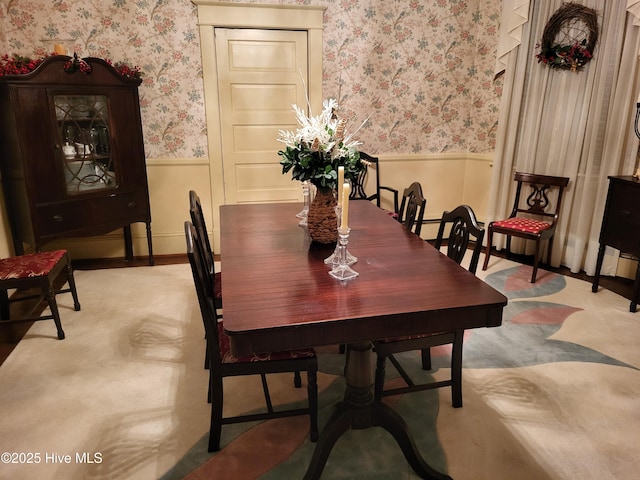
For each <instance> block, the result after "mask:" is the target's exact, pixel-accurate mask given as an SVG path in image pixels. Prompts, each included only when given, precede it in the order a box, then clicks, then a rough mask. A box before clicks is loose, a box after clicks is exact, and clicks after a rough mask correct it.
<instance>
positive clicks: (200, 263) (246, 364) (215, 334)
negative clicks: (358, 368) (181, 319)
mask: <svg viewBox="0 0 640 480" xmlns="http://www.w3.org/2000/svg"><path fill="white" fill-rule="evenodd" d="M185 237H186V243H187V256H188V257H189V263H190V265H191V271H192V274H193V280H194V284H195V287H196V293H197V297H198V304H199V306H200V313H201V316H202V321H203V323H204V328H205V332H206V337H207V350H208V352H209V354H208V358H209V388H208V391H209V393H210V398H211V419H210V427H209V445H208V451H209V452H214V451H217V450H219V449H220V435H221V433H222V425H227V424H232V423H241V422H250V421H259V420H269V419H273V418H282V417H290V416H294V415H309V421H310V433H309V436H310V438H311V441H313V442H315V441H316V440H317V439H318V386H317V371H318V360H317V357H316V354H315V351H314V350H313V349H301V350H292V351H281V352H264V353H257V354H253V355H248V356H242V357H235V356H233V355H232V354H231V350H230V342H229V337H228V336H227V335H226V334H225V332H224V325H223V322H224V320H219V319H218V314H217V311H216V309H215V308H214V305H213V302H212V300H211V297H210V296H209V295H208V294H207V286H206V284H207V281H208V280H207V277H208V272H207V270H206V268H207V267H206V261H205V260H204V259H203V258H202V256H201V253H200V252H201V247H200V246H199V245H198V242H199V237H198V233H197V231H196V229H195V228H194V226H193V224H192V223H191V222H189V221H187V222H185ZM302 370H306V372H307V396H308V405H307V406H306V407H304V408H288V409H283V410H275V409H274V408H273V405H272V402H271V396H270V394H269V387H268V384H267V378H266V375H267V374H271V373H282V372H293V373H294V374H295V378H296V381H295V386H296V387H300V386H301V381H300V377H299V374H300V371H302ZM239 375H260V377H261V380H262V389H263V392H264V399H265V403H266V412H260V413H252V414H244V415H237V416H234V417H223V415H222V408H223V402H224V390H223V378H224V377H232V376H239Z"/></svg>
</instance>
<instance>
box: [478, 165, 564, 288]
mask: <svg viewBox="0 0 640 480" xmlns="http://www.w3.org/2000/svg"><path fill="white" fill-rule="evenodd" d="M514 180H515V181H516V182H517V186H516V196H515V200H514V203H513V209H512V210H511V214H510V215H509V218H507V219H505V220H496V221H493V222H490V223H489V227H488V228H487V231H488V235H487V250H486V253H485V257H484V264H483V266H482V270H486V269H487V266H488V265H489V257H490V256H491V247H492V242H493V234H494V233H501V234H503V235H506V236H507V242H506V248H507V255H509V254H510V252H511V237H520V238H524V239H527V240H534V241H535V242H536V247H535V252H534V257H533V271H532V272H531V283H535V282H536V275H537V273H538V264H539V263H540V259H541V257H542V250H543V246H544V242H548V248H547V264H550V263H551V251H552V248H553V237H554V235H555V233H556V227H557V226H558V217H559V215H560V207H561V206H562V194H563V192H564V189H565V187H566V186H567V185H568V184H569V178H567V177H553V176H549V175H536V174H533V173H522V172H516V173H515V176H514ZM525 187H529V188H530V191H529V193H525V192H523V189H524V188H525ZM553 190H556V191H557V195H556V197H555V208H554V205H553V203H552V202H551V201H550V199H549V193H550V192H551V191H553ZM525 195H526V197H525Z"/></svg>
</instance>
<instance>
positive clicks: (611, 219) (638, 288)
mask: <svg viewBox="0 0 640 480" xmlns="http://www.w3.org/2000/svg"><path fill="white" fill-rule="evenodd" d="M607 245H608V246H610V247H613V248H616V249H618V250H620V251H621V252H624V253H629V254H631V255H633V256H634V257H636V258H640V181H639V180H638V179H637V178H634V177H632V176H619V177H613V176H610V177H609V192H608V193H607V203H606V205H605V208H604V217H603V219H602V229H601V230H600V249H599V250H598V260H597V263H596V273H595V277H594V278H593V285H592V287H591V291H592V292H597V291H598V283H599V281H600V269H601V268H602V261H603V260H604V252H605V248H606V247H607ZM638 302H640V264H638V269H637V271H636V278H635V283H634V286H633V294H632V298H631V305H630V306H629V310H630V311H631V312H635V311H636V310H637V307H638Z"/></svg>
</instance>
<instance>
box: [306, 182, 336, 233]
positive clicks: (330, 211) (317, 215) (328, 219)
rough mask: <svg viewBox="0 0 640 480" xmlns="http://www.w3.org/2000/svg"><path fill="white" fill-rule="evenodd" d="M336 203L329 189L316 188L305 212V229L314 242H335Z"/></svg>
mask: <svg viewBox="0 0 640 480" xmlns="http://www.w3.org/2000/svg"><path fill="white" fill-rule="evenodd" d="M336 203H337V202H336V197H335V195H334V194H333V191H332V190H331V189H329V188H318V191H317V192H316V196H315V198H314V199H313V202H311V205H310V206H309V213H308V214H307V229H308V230H309V235H310V236H311V239H312V240H313V241H314V242H318V243H335V242H336V241H337V240H338V221H337V219H336V211H335V208H336Z"/></svg>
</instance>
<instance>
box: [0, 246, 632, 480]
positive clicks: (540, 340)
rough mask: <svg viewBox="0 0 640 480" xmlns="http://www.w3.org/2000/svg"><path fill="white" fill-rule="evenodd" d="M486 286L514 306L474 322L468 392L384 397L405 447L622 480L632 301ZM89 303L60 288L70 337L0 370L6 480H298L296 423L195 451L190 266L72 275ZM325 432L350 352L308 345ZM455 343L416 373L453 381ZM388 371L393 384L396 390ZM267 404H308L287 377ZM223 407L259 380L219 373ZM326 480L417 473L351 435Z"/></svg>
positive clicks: (523, 284)
mask: <svg viewBox="0 0 640 480" xmlns="http://www.w3.org/2000/svg"><path fill="white" fill-rule="evenodd" d="M478 275H479V276H480V277H482V278H484V279H485V280H486V281H487V282H488V283H489V284H491V285H492V286H494V287H495V288H496V289H498V290H500V291H501V292H503V293H504V294H505V295H506V296H507V297H508V298H509V304H508V306H507V307H506V309H505V313H504V319H503V325H502V326H501V327H498V328H492V329H478V330H473V331H470V332H467V334H466V336H465V342H464V360H463V402H464V406H463V407H462V408H459V409H454V408H452V406H451V393H450V389H449V388H443V389H438V390H437V391H436V390H432V391H427V392H418V393H412V394H406V395H402V396H396V397H389V398H388V399H387V400H388V401H389V402H390V403H391V404H392V405H393V407H394V409H396V411H398V412H399V413H400V415H402V417H403V418H404V419H405V421H406V422H407V424H408V425H409V426H410V428H411V432H412V435H413V436H414V439H415V442H416V445H417V446H418V448H419V449H420V451H421V452H422V454H423V456H424V457H425V459H426V460H427V461H428V462H429V463H430V464H431V465H432V466H433V467H434V468H436V469H437V470H439V471H441V472H443V473H447V474H448V475H450V476H452V477H453V478H454V479H457V480H460V479H474V480H478V479H485V478H486V479H488V478H492V479H512V478H518V479H531V480H534V479H535V480H540V479H572V480H573V479H576V478H580V479H617V480H618V479H632V478H636V477H637V471H638V468H639V467H640V433H639V429H638V428H637V425H638V424H640V408H638V400H639V396H640V370H639V368H640V348H638V345H640V317H638V315H640V314H633V313H630V312H629V311H628V306H629V302H628V300H626V299H624V298H622V297H620V296H618V295H615V294H613V293H612V292H609V291H607V290H603V289H601V290H600V292H598V293H591V285H590V284H588V283H586V282H583V281H580V280H576V279H574V278H569V277H564V276H562V275H557V274H553V273H550V272H546V271H540V272H539V274H538V281H537V282H536V284H533V285H532V284H530V283H529V281H528V279H529V276H530V267H527V266H521V265H519V264H516V263H513V262H510V261H508V260H505V259H500V258H496V259H493V260H492V262H491V265H490V269H489V270H488V271H487V272H479V273H478ZM76 280H77V283H78V290H79V295H80V301H81V304H82V310H81V311H80V312H74V311H73V307H72V302H71V299H70V298H65V297H69V296H68V295H62V296H60V297H59V303H60V308H61V315H62V322H63V326H64V328H65V332H66V333H67V338H66V339H65V340H63V341H59V340H57V339H56V336H55V327H54V326H53V324H52V322H40V323H37V324H35V325H34V326H33V327H32V328H31V329H30V330H29V332H28V333H27V335H26V337H25V338H24V339H23V341H22V342H21V343H20V344H19V345H18V346H17V347H16V349H15V350H14V351H13V352H12V354H11V355H10V357H9V358H8V359H7V360H6V361H5V362H4V364H3V365H2V366H1V367H0V385H1V387H0V388H1V390H0V409H1V411H2V415H1V416H0V429H1V431H2V435H1V437H0V453H2V452H7V453H2V463H0V478H11V479H32V478H38V479H60V478H65V479H163V480H174V479H176V480H177V479H188V480H195V479H201V478H202V479H204V478H212V479H227V478H228V479H254V478H261V479H297V478H302V477H303V475H304V472H305V471H306V467H307V465H308V462H309V459H310V457H311V454H312V452H313V448H314V444H313V443H311V442H310V441H309V440H308V421H307V419H306V418H305V417H292V418H286V419H279V420H272V421H267V422H253V423H249V424H237V425H228V426H224V427H223V429H222V440H221V445H222V447H223V448H222V449H221V450H220V451H219V452H216V453H208V452H207V451H206V444H207V435H208V431H207V430H208V421H209V413H210V408H209V404H208V403H207V398H206V386H207V372H206V370H205V369H204V368H203V367H204V338H203V330H202V324H201V320H200V317H199V311H198V308H197V302H196V298H195V292H194V289H193V281H192V278H191V273H190V270H189V266H188V265H186V264H182V265H170V266H155V267H136V268H126V269H109V270H94V271H78V272H76ZM319 351H320V356H319V366H320V370H321V374H320V375H319V389H320V393H319V402H320V412H319V415H320V424H321V426H322V424H323V423H324V422H325V421H326V420H327V419H328V418H329V416H330V415H331V414H332V413H333V411H334V409H335V406H336V404H337V403H338V402H339V401H340V400H341V398H342V395H343V393H344V379H343V377H342V376H341V373H342V369H343V362H344V356H343V355H341V354H340V353H339V352H338V349H337V347H336V346H325V347H322V348H320V349H319ZM449 354H450V350H449V349H448V348H444V347H443V348H438V349H434V350H433V366H434V370H432V371H428V372H425V371H422V370H421V368H420V363H419V362H420V360H419V355H418V354H417V353H411V354H403V355H402V356H401V358H400V360H401V361H402V362H403V363H404V364H405V365H406V366H407V368H408V370H409V371H410V372H411V373H412V374H413V375H414V376H417V377H418V378H419V377H423V378H430V377H435V378H442V379H444V378H447V377H448V376H449V367H448V365H449ZM395 376H396V375H395V372H394V370H393V368H392V367H391V366H390V365H389V366H388V368H387V379H388V382H390V383H393V382H396V383H397V382H399V379H397V378H394V377H395ZM270 386H271V388H272V389H273V392H272V393H273V396H274V402H275V403H278V404H296V403H301V402H304V400H305V398H306V397H305V393H306V392H305V389H304V388H303V389H294V388H292V380H291V378H290V375H279V376H275V378H271V379H270ZM225 395H226V397H225V413H227V414H233V413H239V412H247V411H251V410H253V409H254V408H255V406H256V405H258V404H259V402H260V401H261V389H260V381H259V380H256V381H254V379H251V378H240V379H235V378H234V379H229V381H228V382H227V381H225ZM322 478H323V479H324V478H326V479H359V478H361V479H403V478H406V479H410V478H417V477H416V476H415V474H414V473H413V471H412V470H411V468H410V467H409V466H408V464H407V463H406V461H405V460H404V457H403V455H402V453H401V452H400V449H399V448H398V446H397V445H396V444H395V442H394V440H393V439H392V438H391V437H390V436H389V435H388V434H387V433H386V432H385V431H383V430H381V429H378V428H373V429H368V430H363V431H350V432H348V433H347V434H345V435H344V436H343V437H342V438H341V439H340V440H338V442H337V443H336V446H335V447H334V449H333V450H332V453H331V455H330V457H329V460H328V462H327V465H326V468H325V470H324V473H323V476H322Z"/></svg>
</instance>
